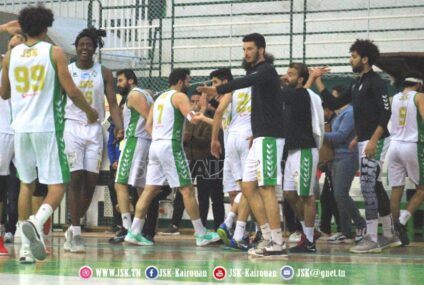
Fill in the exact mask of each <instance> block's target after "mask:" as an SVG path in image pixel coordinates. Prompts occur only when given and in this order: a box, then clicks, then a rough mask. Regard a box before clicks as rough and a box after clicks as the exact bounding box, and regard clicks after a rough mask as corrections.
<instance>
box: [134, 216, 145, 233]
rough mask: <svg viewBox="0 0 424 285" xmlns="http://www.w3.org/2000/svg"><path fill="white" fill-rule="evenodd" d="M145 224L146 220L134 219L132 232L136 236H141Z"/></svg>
mask: <svg viewBox="0 0 424 285" xmlns="http://www.w3.org/2000/svg"><path fill="white" fill-rule="evenodd" d="M144 222H145V219H139V218H134V221H133V222H132V225H131V232H132V233H133V234H136V235H138V234H140V233H141V230H142V229H143V226H144Z"/></svg>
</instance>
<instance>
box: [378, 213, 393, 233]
mask: <svg viewBox="0 0 424 285" xmlns="http://www.w3.org/2000/svg"><path fill="white" fill-rule="evenodd" d="M380 220H381V224H382V226H383V235H384V236H385V237H386V238H392V237H393V221H392V215H391V214H390V215H387V216H384V217H380Z"/></svg>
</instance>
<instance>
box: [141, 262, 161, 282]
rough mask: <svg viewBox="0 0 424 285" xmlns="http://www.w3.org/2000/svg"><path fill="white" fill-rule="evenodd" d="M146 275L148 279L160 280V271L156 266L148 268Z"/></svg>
mask: <svg viewBox="0 0 424 285" xmlns="http://www.w3.org/2000/svg"><path fill="white" fill-rule="evenodd" d="M144 275H146V278H147V279H150V280H154V279H157V278H158V276H159V270H158V268H157V267H156V266H153V265H151V266H149V267H147V268H146V270H145V271H144Z"/></svg>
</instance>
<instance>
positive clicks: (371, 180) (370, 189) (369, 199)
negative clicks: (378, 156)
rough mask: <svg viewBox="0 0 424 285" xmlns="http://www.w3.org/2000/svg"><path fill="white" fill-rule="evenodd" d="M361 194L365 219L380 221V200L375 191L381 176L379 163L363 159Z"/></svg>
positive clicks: (361, 166)
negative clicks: (378, 178) (379, 175)
mask: <svg viewBox="0 0 424 285" xmlns="http://www.w3.org/2000/svg"><path fill="white" fill-rule="evenodd" d="M360 170H361V192H362V196H363V197H364V203H365V217H366V219H367V220H375V219H378V199H377V194H376V191H375V187H376V182H377V177H378V174H379V165H378V162H377V161H376V160H374V159H368V158H366V157H362V158H361V165H360Z"/></svg>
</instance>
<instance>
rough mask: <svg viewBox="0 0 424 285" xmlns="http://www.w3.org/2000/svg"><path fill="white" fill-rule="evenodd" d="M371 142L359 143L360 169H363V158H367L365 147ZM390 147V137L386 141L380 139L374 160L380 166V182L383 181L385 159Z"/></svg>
mask: <svg viewBox="0 0 424 285" xmlns="http://www.w3.org/2000/svg"><path fill="white" fill-rule="evenodd" d="M368 142H369V141H363V142H358V154H359V167H361V158H363V157H365V152H364V151H365V147H366V146H367V144H368ZM389 145H390V137H387V138H385V139H380V140H379V141H378V143H377V149H376V151H375V155H374V159H375V160H377V162H378V163H379V165H380V173H379V175H378V179H377V180H378V181H381V177H382V174H383V171H382V169H383V164H384V159H385V157H386V153H387V150H388V149H389Z"/></svg>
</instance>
